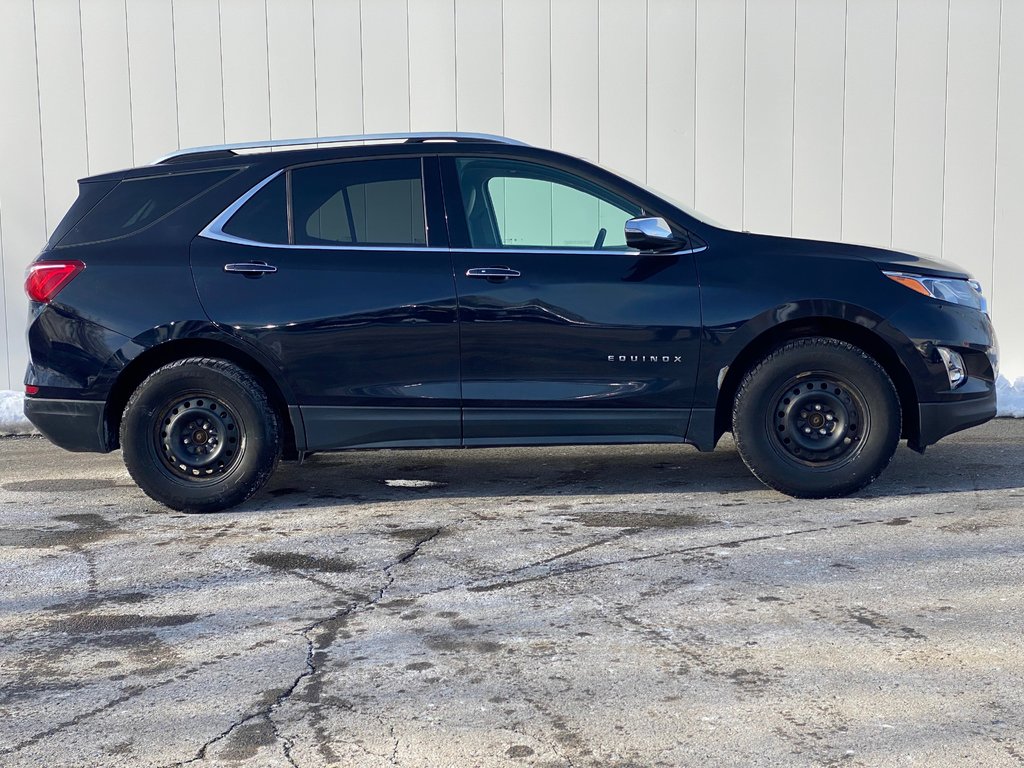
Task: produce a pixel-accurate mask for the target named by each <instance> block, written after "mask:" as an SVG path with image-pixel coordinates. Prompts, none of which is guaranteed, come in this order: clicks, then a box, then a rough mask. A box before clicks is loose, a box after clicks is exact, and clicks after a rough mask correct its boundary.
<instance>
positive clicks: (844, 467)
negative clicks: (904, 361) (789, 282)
mask: <svg viewBox="0 0 1024 768" xmlns="http://www.w3.org/2000/svg"><path fill="white" fill-rule="evenodd" d="M901 419H902V416H901V411H900V401H899V397H898V396H897V394H896V388H895V387H894V386H893V383H892V380H891V379H890V378H889V376H888V374H886V372H885V371H884V370H883V369H882V367H881V366H880V365H879V364H878V363H877V362H876V361H875V360H874V358H872V357H870V356H869V355H867V354H866V353H865V352H864V351H863V350H860V349H858V348H857V347H854V346H853V345H851V344H847V343H846V342H843V341H838V340H836V339H830V338H824V337H812V338H805V339H796V340H794V341H790V342H788V343H786V344H784V345H783V346H781V347H780V348H779V349H777V350H775V351H774V352H773V353H771V354H770V355H768V357H766V358H764V359H763V360H762V361H761V362H759V363H758V364H757V365H755V366H754V367H753V368H752V369H751V370H750V371H749V372H748V373H747V375H746V376H745V377H744V379H743V381H742V383H741V384H740V387H739V391H738V392H737V395H736V400H735V403H734V406H733V433H734V436H735V438H736V445H737V447H738V448H739V451H740V455H741V456H742V457H743V461H744V462H745V463H746V465H747V466H748V467H749V468H750V471H751V472H753V473H754V475H756V476H757V478H758V479H760V480H761V481H762V482H763V483H765V484H766V485H769V486H771V487H772V488H775V489H776V490H779V491H782V492H783V493H786V494H789V495H790V496H799V497H806V498H824V497H833V496H845V495H847V494H850V493H853V492H854V491H857V490H859V489H861V488H863V487H864V486H866V485H868V484H869V483H871V482H872V481H873V480H874V479H875V478H876V477H878V475H879V474H881V472H882V470H884V469H885V468H886V466H888V464H889V462H890V461H891V460H892V457H893V454H894V453H895V452H896V446H897V444H898V443H899V438H900V432H901V429H902V421H901Z"/></svg>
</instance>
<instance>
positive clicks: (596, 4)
mask: <svg viewBox="0 0 1024 768" xmlns="http://www.w3.org/2000/svg"><path fill="white" fill-rule="evenodd" d="M594 7H595V8H596V9H597V157H596V158H595V159H594V161H595V162H597V163H600V162H601V0H594Z"/></svg>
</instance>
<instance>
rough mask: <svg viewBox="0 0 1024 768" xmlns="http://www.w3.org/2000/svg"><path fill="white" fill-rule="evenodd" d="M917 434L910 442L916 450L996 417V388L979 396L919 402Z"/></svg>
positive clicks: (921, 449)
mask: <svg viewBox="0 0 1024 768" xmlns="http://www.w3.org/2000/svg"><path fill="white" fill-rule="evenodd" d="M917 407H918V414H919V418H920V425H921V428H920V433H919V434H918V436H917V439H916V440H911V441H910V443H909V445H910V447H911V448H913V449H914V450H917V451H923V450H924V449H925V448H926V447H927V446H929V445H932V444H934V443H937V442H938V441H939V440H941V439H942V438H944V437H945V436H946V435H951V434H953V433H954V432H959V431H960V430H962V429H968V428H969V427H976V426H977V425H979V424H984V423H985V422H986V421H989V420H990V419H993V418H995V415H996V391H995V387H992V388H991V391H990V392H988V393H986V394H984V395H982V396H981V397H977V398H972V399H970V400H954V401H950V402H944V403H919V404H918V406H917Z"/></svg>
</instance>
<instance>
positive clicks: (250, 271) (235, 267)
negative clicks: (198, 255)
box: [224, 261, 277, 277]
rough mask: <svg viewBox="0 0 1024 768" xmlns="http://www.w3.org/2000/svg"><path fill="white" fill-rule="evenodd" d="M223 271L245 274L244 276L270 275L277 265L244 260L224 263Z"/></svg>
mask: <svg viewBox="0 0 1024 768" xmlns="http://www.w3.org/2000/svg"><path fill="white" fill-rule="evenodd" d="M224 271H225V272H233V273H235V274H241V275H245V276H246V277H260V276H261V275H271V274H273V273H274V272H277V267H275V266H272V265H270V264H267V262H265V261H244V262H241V263H239V264H225V265H224Z"/></svg>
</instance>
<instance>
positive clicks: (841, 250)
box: [741, 232, 971, 280]
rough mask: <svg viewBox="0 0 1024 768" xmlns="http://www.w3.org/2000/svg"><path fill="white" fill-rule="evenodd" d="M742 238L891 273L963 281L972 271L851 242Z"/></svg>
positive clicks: (948, 263) (759, 243) (763, 244)
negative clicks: (868, 263)
mask: <svg viewBox="0 0 1024 768" xmlns="http://www.w3.org/2000/svg"><path fill="white" fill-rule="evenodd" d="M741 236H742V237H745V238H753V239H756V240H757V241H758V243H757V245H758V246H760V247H765V246H769V247H773V248H776V249H778V250H780V251H782V250H784V251H786V252H787V253H799V254H801V255H805V256H823V257H828V258H837V257H838V258H850V259H862V260H864V261H873V262H874V263H875V264H877V265H878V268H879V269H884V270H889V271H892V272H913V273H915V274H919V275H932V276H934V277H950V278H956V279H960V280H966V279H969V278H970V277H971V274H970V273H969V272H968V271H967V270H966V269H964V268H963V267H961V266H959V265H958V264H954V263H953V262H951V261H939V260H937V259H932V258H929V257H927V256H924V255H921V254H916V253H911V252H908V251H890V250H888V249H886V248H874V247H872V246H867V245H851V244H849V243H830V242H826V241H822V240H800V239H798V238H792V237H775V236H772V235H755V234H751V233H749V232H744V233H742V235H741Z"/></svg>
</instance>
